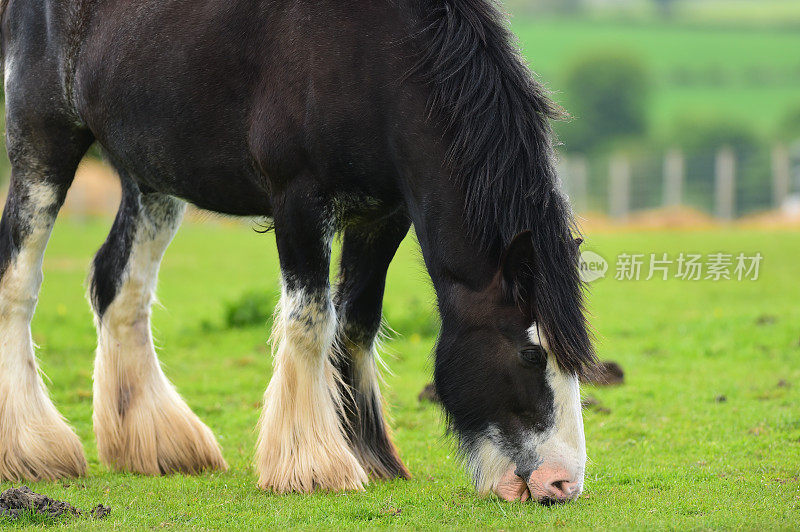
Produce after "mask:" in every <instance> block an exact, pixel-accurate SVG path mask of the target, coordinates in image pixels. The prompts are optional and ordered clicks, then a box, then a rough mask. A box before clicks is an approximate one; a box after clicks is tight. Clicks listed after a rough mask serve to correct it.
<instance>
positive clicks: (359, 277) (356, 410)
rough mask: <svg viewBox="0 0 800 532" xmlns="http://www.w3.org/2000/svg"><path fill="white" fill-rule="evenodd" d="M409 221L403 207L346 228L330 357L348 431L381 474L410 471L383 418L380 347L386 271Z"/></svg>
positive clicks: (362, 458) (368, 466) (370, 467)
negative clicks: (370, 222) (374, 221)
mask: <svg viewBox="0 0 800 532" xmlns="http://www.w3.org/2000/svg"><path fill="white" fill-rule="evenodd" d="M408 227H409V222H408V219H407V217H406V216H405V213H401V214H398V215H396V216H394V217H392V218H390V219H387V220H384V221H383V222H382V223H379V224H376V225H375V226H371V227H366V228H358V229H357V228H352V229H348V230H347V231H346V232H345V235H344V244H343V248H342V258H341V266H340V273H339V286H338V289H337V293H336V309H337V314H338V317H339V330H338V333H337V340H336V350H335V352H334V353H333V355H332V358H333V360H334V363H335V364H336V365H337V366H338V368H339V371H340V373H341V375H342V384H343V386H344V387H345V390H344V391H343V394H342V396H343V398H344V401H345V408H344V410H343V414H344V416H345V417H346V420H345V431H346V433H347V437H348V440H349V442H350V446H351V448H352V449H353V452H354V454H355V455H356V457H357V458H358V460H359V462H361V465H362V466H363V467H364V469H365V470H366V471H367V472H368V473H369V475H370V476H371V477H372V478H375V479H383V480H389V479H393V478H410V477H411V475H410V473H409V472H408V469H406V467H405V465H403V462H402V460H401V459H400V456H399V454H398V452H397V449H396V448H395V446H394V444H393V443H392V440H391V435H390V430H389V427H388V425H387V423H386V421H385V416H384V405H383V401H382V399H381V391H380V386H379V375H378V363H377V362H378V353H377V348H376V343H377V336H378V333H379V329H380V323H381V307H382V302H383V294H384V286H385V283H386V271H387V269H388V267H389V263H390V262H391V260H392V258H393V257H394V254H395V252H396V251H397V247H398V246H399V245H400V243H401V242H402V240H403V238H404V237H405V235H406V233H407V231H408Z"/></svg>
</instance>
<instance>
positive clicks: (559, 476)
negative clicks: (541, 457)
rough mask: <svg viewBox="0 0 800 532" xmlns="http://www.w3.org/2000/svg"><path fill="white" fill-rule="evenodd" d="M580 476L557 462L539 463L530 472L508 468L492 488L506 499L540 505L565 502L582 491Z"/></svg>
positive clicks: (576, 496)
mask: <svg viewBox="0 0 800 532" xmlns="http://www.w3.org/2000/svg"><path fill="white" fill-rule="evenodd" d="M582 476H583V475H578V474H571V473H570V472H569V471H568V470H567V468H566V467H564V466H561V465H559V464H547V463H545V464H542V465H541V466H540V467H539V468H537V469H535V470H533V471H523V470H521V469H520V468H515V467H513V466H512V467H510V468H509V469H508V470H507V471H506V472H505V474H504V475H503V477H502V478H501V479H500V482H499V483H498V484H497V487H496V488H495V490H494V491H495V493H496V494H497V496H498V497H500V498H501V499H503V500H506V501H520V502H525V501H527V500H530V499H533V500H535V501H537V502H539V503H541V504H557V503H565V502H569V501H572V500H575V499H577V498H578V496H579V495H580V494H581V492H582V491H583V478H581V477H582Z"/></svg>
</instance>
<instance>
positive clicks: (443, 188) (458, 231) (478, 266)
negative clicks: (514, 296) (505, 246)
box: [411, 172, 499, 303]
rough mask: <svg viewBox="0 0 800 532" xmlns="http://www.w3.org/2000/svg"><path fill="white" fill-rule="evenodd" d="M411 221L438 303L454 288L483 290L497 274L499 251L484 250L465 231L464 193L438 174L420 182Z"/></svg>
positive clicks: (444, 175) (451, 181)
mask: <svg viewBox="0 0 800 532" xmlns="http://www.w3.org/2000/svg"><path fill="white" fill-rule="evenodd" d="M419 182H421V183H420V186H419V188H418V189H417V190H416V194H415V196H416V198H417V199H416V201H415V203H416V205H414V206H413V207H415V208H412V209H411V211H412V221H413V222H414V227H415V229H416V233H417V239H418V240H419V244H420V248H421V250H422V255H423V258H424V260H425V266H426V268H427V270H428V273H429V274H430V276H431V280H432V281H433V285H434V288H435V289H436V292H437V294H438V297H439V300H440V303H444V302H445V300H447V299H448V294H452V293H453V288H454V287H455V286H460V287H466V288H468V289H470V290H473V291H479V290H482V289H483V288H484V287H485V286H486V285H488V284H489V283H490V282H491V281H492V279H493V278H494V276H495V273H496V272H497V266H498V263H499V251H497V252H496V253H494V252H492V251H487V250H485V249H483V248H482V247H481V246H480V245H479V243H478V242H477V240H476V239H474V238H473V237H472V236H470V235H469V234H468V232H467V227H468V226H469V224H468V223H467V222H468V220H467V219H466V216H465V211H464V199H463V194H462V193H461V191H460V190H458V189H457V187H456V186H455V184H454V182H453V180H452V179H450V178H449V176H447V175H446V174H443V173H441V172H439V173H433V174H429V175H428V176H427V177H426V178H424V179H421V180H419Z"/></svg>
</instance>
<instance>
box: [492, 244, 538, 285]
mask: <svg viewBox="0 0 800 532" xmlns="http://www.w3.org/2000/svg"><path fill="white" fill-rule="evenodd" d="M533 265H534V251H533V233H531V232H530V231H524V232H522V233H520V234H518V235H517V236H515V237H514V239H513V240H511V243H510V244H509V245H508V248H506V250H505V252H504V253H503V259H502V260H501V262H500V271H501V272H502V275H503V279H504V280H505V281H506V283H508V284H509V285H514V284H516V282H517V281H518V280H519V279H520V277H521V276H523V275H531V274H532V273H533Z"/></svg>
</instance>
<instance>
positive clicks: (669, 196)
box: [664, 149, 686, 207]
mask: <svg viewBox="0 0 800 532" xmlns="http://www.w3.org/2000/svg"><path fill="white" fill-rule="evenodd" d="M685 176H686V162H685V160H684V158H683V152H681V151H680V150H677V149H672V150H669V151H668V152H667V154H666V156H665V157H664V207H677V206H679V205H681V204H683V183H684V180H685Z"/></svg>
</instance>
